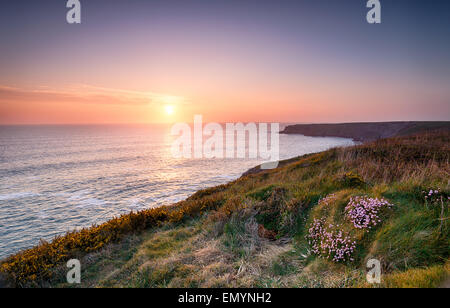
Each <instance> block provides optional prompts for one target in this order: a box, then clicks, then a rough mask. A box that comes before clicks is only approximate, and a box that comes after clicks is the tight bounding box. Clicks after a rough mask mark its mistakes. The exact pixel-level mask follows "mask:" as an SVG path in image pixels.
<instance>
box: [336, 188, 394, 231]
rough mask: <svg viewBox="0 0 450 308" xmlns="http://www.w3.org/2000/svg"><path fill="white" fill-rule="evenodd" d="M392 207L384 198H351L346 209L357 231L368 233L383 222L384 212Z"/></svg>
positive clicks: (347, 215)
mask: <svg viewBox="0 0 450 308" xmlns="http://www.w3.org/2000/svg"><path fill="white" fill-rule="evenodd" d="M392 206H393V205H392V204H391V203H389V201H387V200H386V199H383V198H370V197H368V196H356V197H352V198H350V201H349V202H348V204H347V206H346V207H345V213H346V217H347V218H348V219H349V220H350V221H351V222H352V224H353V226H354V227H355V228H356V229H362V230H366V231H367V232H368V231H369V230H370V229H372V228H374V227H375V226H376V225H378V224H380V223H381V222H382V217H381V214H382V212H383V211H385V210H386V209H389V208H392Z"/></svg>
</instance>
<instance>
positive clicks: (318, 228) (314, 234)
mask: <svg viewBox="0 0 450 308" xmlns="http://www.w3.org/2000/svg"><path fill="white" fill-rule="evenodd" d="M306 238H307V240H308V242H309V244H310V245H311V247H312V253H314V254H316V255H319V256H322V257H324V258H327V259H331V260H332V261H334V262H346V261H354V259H353V257H352V256H353V253H354V251H355V248H356V241H354V240H353V239H352V237H351V236H350V235H349V234H348V233H344V232H343V231H342V230H341V228H340V226H339V225H336V226H334V225H333V224H327V223H326V222H325V219H323V218H322V219H314V221H313V222H312V224H311V226H310V228H309V230H308V235H307V236H306Z"/></svg>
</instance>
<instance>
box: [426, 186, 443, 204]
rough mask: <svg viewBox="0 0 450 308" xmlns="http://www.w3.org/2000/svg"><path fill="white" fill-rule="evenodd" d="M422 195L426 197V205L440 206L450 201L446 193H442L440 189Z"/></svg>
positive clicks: (430, 190) (429, 190)
mask: <svg viewBox="0 0 450 308" xmlns="http://www.w3.org/2000/svg"><path fill="white" fill-rule="evenodd" d="M422 194H423V195H424V199H425V203H426V205H436V204H438V205H440V204H441V203H446V202H449V200H450V196H449V195H448V194H447V193H446V192H443V191H441V189H440V188H437V189H427V190H426V191H423V192H422Z"/></svg>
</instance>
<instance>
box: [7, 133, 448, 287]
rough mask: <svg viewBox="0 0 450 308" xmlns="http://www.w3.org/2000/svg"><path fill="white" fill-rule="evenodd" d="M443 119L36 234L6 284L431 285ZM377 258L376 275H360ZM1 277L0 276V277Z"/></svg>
mask: <svg viewBox="0 0 450 308" xmlns="http://www.w3.org/2000/svg"><path fill="white" fill-rule="evenodd" d="M449 158H450V133H449V131H448V130H445V131H437V132H432V133H423V134H420V135H414V136H407V137H397V138H391V139H383V140H378V141H375V142H372V143H368V144H362V145H358V146H353V147H348V148H338V149H332V150H329V151H325V152H322V153H318V154H313V155H307V156H303V157H299V158H297V159H291V160H289V161H288V162H285V163H283V164H280V167H279V168H277V169H273V170H264V171H263V170H257V169H255V171H254V172H251V173H249V174H247V175H245V176H243V177H241V178H239V179H238V180H236V181H233V182H230V183H228V184H226V185H221V186H217V187H213V188H209V189H205V190H202V191H199V192H197V193H195V194H194V195H192V196H191V197H190V198H188V199H186V200H185V201H182V202H179V203H177V204H174V205H172V206H165V207H160V208H155V209H149V210H145V211H141V212H138V213H130V214H128V215H124V216H121V217H118V218H115V219H113V220H111V221H108V222H106V223H104V224H102V225H100V226H93V227H92V228H89V229H84V230H81V231H77V232H72V233H68V234H66V235H64V236H61V237H57V238H55V239H54V240H53V241H52V242H50V243H47V242H42V243H40V245H38V246H37V247H35V248H32V249H29V250H26V251H23V252H20V253H18V254H16V255H13V256H11V257H9V258H7V259H6V260H4V261H2V262H1V264H0V272H1V273H2V276H3V280H5V281H6V282H5V283H8V284H9V285H11V286H19V287H41V286H57V287H66V286H74V285H68V284H67V283H66V282H65V271H66V270H67V268H65V262H66V261H67V260H68V259H71V258H78V259H80V260H81V264H82V269H83V271H82V284H81V286H86V287H94V286H95V287H98V286H100V287H101V286H103V287H378V286H381V287H436V286H440V285H441V284H442V283H444V281H445V280H446V279H447V278H448V276H449V267H450V265H449V264H450V263H449V247H450V243H449V240H450V236H449V232H450V228H449V225H448V223H449V222H448V217H449V204H450V203H449V196H450V187H449V172H450V168H449ZM373 258H375V259H378V260H380V262H381V264H382V282H381V284H379V285H373V284H368V283H367V282H366V263H367V260H369V259H373ZM0 280H1V279H0Z"/></svg>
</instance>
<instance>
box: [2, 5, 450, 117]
mask: <svg viewBox="0 0 450 308" xmlns="http://www.w3.org/2000/svg"><path fill="white" fill-rule="evenodd" d="M366 2H367V1H365V0H346V1H336V0H296V1H287V0H279V1H264V0H254V1H250V0H239V1H234V0H227V1H223V0H215V1H211V0H209V1H206V0H127V1H120V0H80V3H81V24H68V23H67V22H66V14H67V12H68V10H69V9H67V8H66V1H65V0H39V1H25V0H17V1H2V2H1V4H0V124H3V125H7V124H90V123H164V122H177V121H178V122H179V121H183V122H191V121H192V120H193V116H194V114H201V115H203V118H204V121H215V122H237V121H243V122H298V123H336V122H361V121H400V120H449V116H450V86H449V85H450V39H449V37H450V2H449V1H440V0H433V1H425V0H422V1H419V0H417V1H416V0H380V2H381V24H369V23H367V21H366V14H367V12H368V11H369V9H368V8H366ZM168 106H169V107H168Z"/></svg>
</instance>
